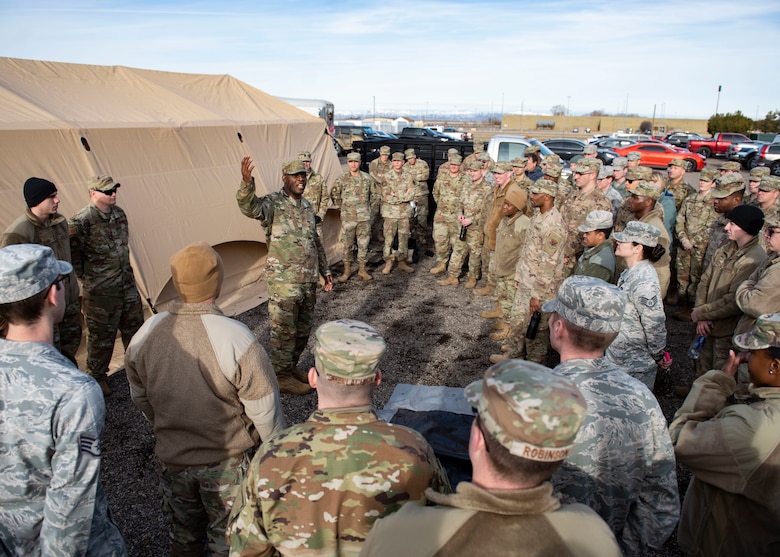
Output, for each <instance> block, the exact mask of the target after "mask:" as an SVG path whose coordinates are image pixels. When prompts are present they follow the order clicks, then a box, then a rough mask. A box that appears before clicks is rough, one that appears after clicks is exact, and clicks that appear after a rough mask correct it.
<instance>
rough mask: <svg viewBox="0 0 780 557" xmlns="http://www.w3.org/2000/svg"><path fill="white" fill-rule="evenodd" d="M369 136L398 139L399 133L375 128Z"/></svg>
mask: <svg viewBox="0 0 780 557" xmlns="http://www.w3.org/2000/svg"><path fill="white" fill-rule="evenodd" d="M368 137H369V138H373V139H398V136H397V135H393V134H392V133H387V132H386V131H382V130H373V132H372V133H371V135H369V136H368Z"/></svg>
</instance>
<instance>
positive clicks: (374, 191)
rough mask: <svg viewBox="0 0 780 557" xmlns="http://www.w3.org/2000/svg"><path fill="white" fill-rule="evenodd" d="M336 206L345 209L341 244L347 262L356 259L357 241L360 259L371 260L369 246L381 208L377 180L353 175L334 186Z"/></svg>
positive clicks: (342, 211)
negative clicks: (375, 209)
mask: <svg viewBox="0 0 780 557" xmlns="http://www.w3.org/2000/svg"><path fill="white" fill-rule="evenodd" d="M330 197H331V199H332V200H333V205H335V206H336V207H340V209H341V211H340V212H341V244H342V246H343V249H344V261H351V260H352V246H353V245H354V244H355V239H356V238H357V248H358V251H357V260H358V261H360V262H363V263H365V262H366V261H367V259H368V244H369V241H370V240H371V214H372V208H373V207H374V206H376V207H378V206H379V203H380V202H379V197H380V196H379V188H378V187H377V185H376V182H374V180H373V178H371V176H370V175H368V174H366V173H365V172H360V173H359V174H358V175H357V176H352V174H350V173H349V172H347V173H346V174H344V175H343V176H341V177H340V178H338V179H337V180H336V182H335V183H334V184H333V188H331V191H330Z"/></svg>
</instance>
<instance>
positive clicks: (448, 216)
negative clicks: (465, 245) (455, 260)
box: [433, 171, 471, 265]
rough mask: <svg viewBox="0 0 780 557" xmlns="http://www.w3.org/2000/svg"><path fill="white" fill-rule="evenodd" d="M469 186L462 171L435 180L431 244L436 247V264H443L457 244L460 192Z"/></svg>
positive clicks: (466, 177)
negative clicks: (434, 210)
mask: <svg viewBox="0 0 780 557" xmlns="http://www.w3.org/2000/svg"><path fill="white" fill-rule="evenodd" d="M470 185H471V179H470V178H469V177H468V176H466V175H465V174H464V173H463V172H462V171H461V172H459V173H458V174H457V175H456V176H452V175H451V174H450V173H449V172H446V173H445V174H442V175H440V176H439V177H438V178H436V183H435V184H434V185H433V199H434V200H435V201H436V212H435V213H434V215H433V243H434V245H435V246H436V263H437V264H445V265H446V263H447V260H448V259H449V257H450V251H451V250H452V247H453V245H454V244H455V242H459V241H460V240H458V233H459V232H460V224H459V223H458V210H459V206H460V195H461V191H462V190H463V189H465V188H467V187H469V186H470Z"/></svg>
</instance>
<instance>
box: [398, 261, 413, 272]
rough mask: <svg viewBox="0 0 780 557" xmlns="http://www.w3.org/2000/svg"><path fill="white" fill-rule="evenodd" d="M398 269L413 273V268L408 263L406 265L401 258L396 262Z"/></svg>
mask: <svg viewBox="0 0 780 557" xmlns="http://www.w3.org/2000/svg"><path fill="white" fill-rule="evenodd" d="M398 270H399V271H403V272H404V273H413V272H414V268H412V267H410V266H409V265H407V264H406V261H404V260H403V259H402V260H401V261H399V262H398Z"/></svg>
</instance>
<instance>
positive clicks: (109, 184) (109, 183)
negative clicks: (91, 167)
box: [87, 174, 120, 193]
mask: <svg viewBox="0 0 780 557" xmlns="http://www.w3.org/2000/svg"><path fill="white" fill-rule="evenodd" d="M119 186H120V184H119V182H114V179H113V178H112V177H111V176H107V175H105V174H101V175H100V176H93V177H92V178H90V179H89V180H88V181H87V189H88V190H90V191H92V190H95V191H102V192H103V193H105V192H107V191H111V190H113V189H115V188H118V187H119Z"/></svg>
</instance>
